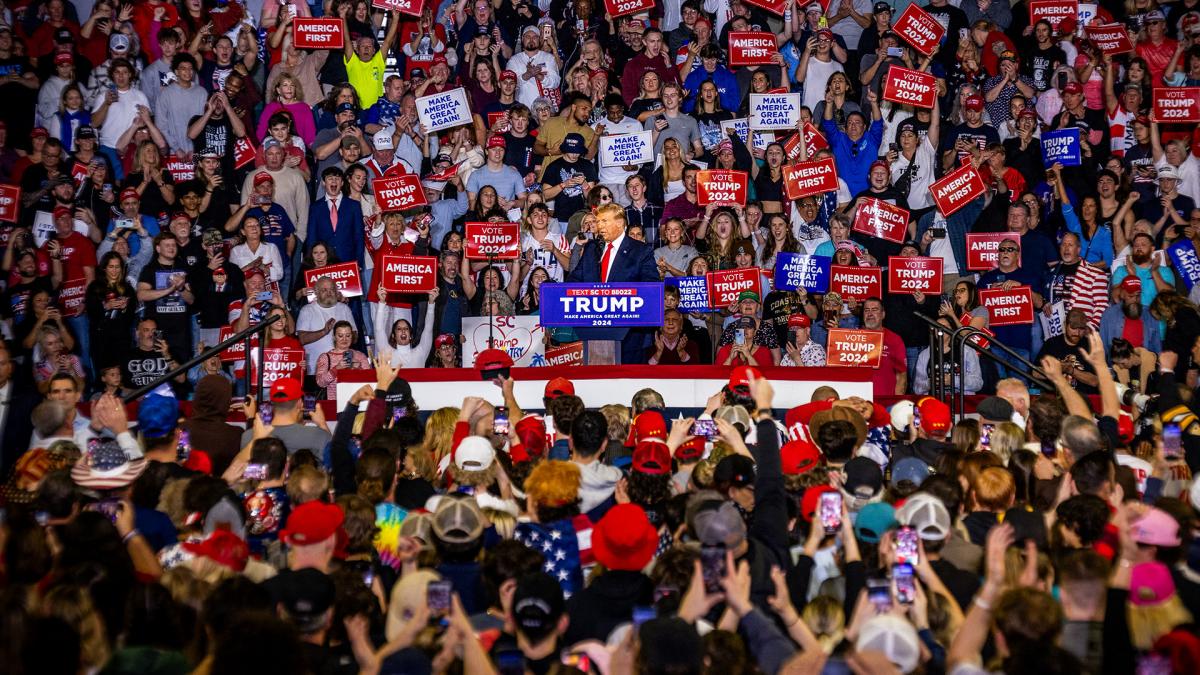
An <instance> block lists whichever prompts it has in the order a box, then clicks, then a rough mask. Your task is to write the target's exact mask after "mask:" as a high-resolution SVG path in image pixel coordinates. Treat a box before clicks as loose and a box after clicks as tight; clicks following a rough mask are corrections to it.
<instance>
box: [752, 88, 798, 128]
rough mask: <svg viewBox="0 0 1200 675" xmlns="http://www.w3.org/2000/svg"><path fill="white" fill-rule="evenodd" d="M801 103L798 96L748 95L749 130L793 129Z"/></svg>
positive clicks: (796, 122)
mask: <svg viewBox="0 0 1200 675" xmlns="http://www.w3.org/2000/svg"><path fill="white" fill-rule="evenodd" d="M802 101H803V98H802V96H801V95H800V94H750V128H751V129H795V128H796V125H797V124H799V123H800V106H801V103H802Z"/></svg>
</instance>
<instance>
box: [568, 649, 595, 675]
mask: <svg viewBox="0 0 1200 675" xmlns="http://www.w3.org/2000/svg"><path fill="white" fill-rule="evenodd" d="M562 663H563V665H564V666H568V667H570V668H575V669H576V670H578V671H579V672H581V673H587V672H591V669H592V657H590V656H588V655H587V654H586V653H585V652H571V653H570V654H567V655H566V656H564V657H562Z"/></svg>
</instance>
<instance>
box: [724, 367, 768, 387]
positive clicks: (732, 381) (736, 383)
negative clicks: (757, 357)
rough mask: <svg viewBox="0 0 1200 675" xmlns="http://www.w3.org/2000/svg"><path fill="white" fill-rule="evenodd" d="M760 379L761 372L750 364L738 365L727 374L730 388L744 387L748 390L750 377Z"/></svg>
mask: <svg viewBox="0 0 1200 675" xmlns="http://www.w3.org/2000/svg"><path fill="white" fill-rule="evenodd" d="M751 376H753V377H754V378H755V379H759V380H761V379H762V373H760V372H759V371H758V369H757V368H754V367H751V366H738V367H736V368H734V369H733V372H731V373H730V374H729V388H730V389H745V390H746V391H747V392H749V391H750V378H751Z"/></svg>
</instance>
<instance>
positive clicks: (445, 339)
mask: <svg viewBox="0 0 1200 675" xmlns="http://www.w3.org/2000/svg"><path fill="white" fill-rule="evenodd" d="M453 344H458V338H456V337H454V336H453V335H451V334H450V333H442V334H441V335H439V336H437V338H436V339H435V340H434V341H433V346H434V347H445V346H446V345H453Z"/></svg>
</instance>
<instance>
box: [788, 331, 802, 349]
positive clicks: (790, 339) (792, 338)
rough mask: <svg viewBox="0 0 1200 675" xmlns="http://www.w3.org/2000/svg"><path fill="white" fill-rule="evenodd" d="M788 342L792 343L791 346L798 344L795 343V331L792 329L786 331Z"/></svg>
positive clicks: (797, 345)
mask: <svg viewBox="0 0 1200 675" xmlns="http://www.w3.org/2000/svg"><path fill="white" fill-rule="evenodd" d="M788 342H790V343H792V346H793V347H799V346H800V345H799V344H796V331H794V330H789V331H788Z"/></svg>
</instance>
